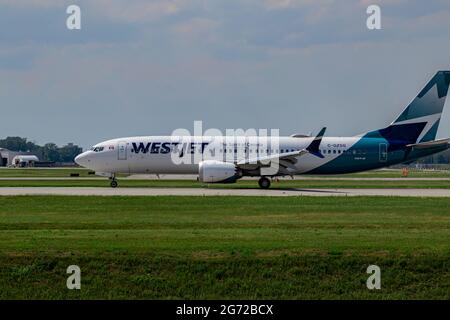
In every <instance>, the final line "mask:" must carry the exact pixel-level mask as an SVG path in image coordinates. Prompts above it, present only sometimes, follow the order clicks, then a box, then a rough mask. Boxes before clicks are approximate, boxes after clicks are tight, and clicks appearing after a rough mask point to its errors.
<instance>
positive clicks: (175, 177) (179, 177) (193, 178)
mask: <svg viewBox="0 0 450 320" xmlns="http://www.w3.org/2000/svg"><path fill="white" fill-rule="evenodd" d="M119 179H120V180H190V181H197V176H186V175H173V176H168V175H166V176H164V177H161V178H160V179H159V178H157V177H156V176H150V175H133V176H129V177H123V178H119ZM258 179H259V178H252V177H243V178H242V179H241V180H255V181H256V180H258ZM77 180H80V181H98V180H107V178H104V177H0V181H77ZM279 180H280V181H290V180H330V181H345V180H348V181H450V178H444V177H428V178H382V177H380V178H377V177H370V178H369V177H358V178H356V177H330V176H326V177H311V176H296V177H294V179H291V178H280V179H279Z"/></svg>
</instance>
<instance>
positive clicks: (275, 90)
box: [0, 0, 450, 148]
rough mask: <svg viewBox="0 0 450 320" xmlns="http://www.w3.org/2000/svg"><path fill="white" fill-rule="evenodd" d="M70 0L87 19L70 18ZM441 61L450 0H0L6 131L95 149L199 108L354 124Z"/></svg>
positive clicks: (444, 128) (382, 117)
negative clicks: (373, 25)
mask: <svg viewBox="0 0 450 320" xmlns="http://www.w3.org/2000/svg"><path fill="white" fill-rule="evenodd" d="M72 4H75V5H78V6H79V7H80V8H81V30H69V29H67V27H66V20H67V18H68V16H69V15H68V14H67V13H66V8H67V7H68V6H69V5H72ZM372 4H376V5H378V6H379V7H380V9H381V29H380V30H369V29H368V28H367V26H366V20H367V18H368V16H369V15H368V14H367V13H366V9H367V7H368V6H369V5H372ZM444 69H446V70H449V69H450V1H448V0H431V1H423V0H378V1H375V0H374V1H372V0H346V1H343V0H339V1H338V0H209V1H207V0H154V1H151V0H123V1H121V0H87V1H83V0H80V1H76V0H71V1H65V0H52V1H51V0H19V1H18V0H0V110H1V117H0V138H4V137H6V136H22V137H26V138H28V139H29V140H30V141H34V142H36V143H39V144H43V143H46V142H54V143H57V144H58V145H64V144H66V143H68V142H73V143H76V144H79V145H81V146H82V147H84V148H88V147H90V146H91V145H93V144H95V143H98V142H100V141H103V140H107V139H112V138H117V137H126V136H136V135H170V134H171V133H172V132H173V131H174V130H176V129H179V128H185V129H187V130H189V131H193V127H194V121H195V120H201V121H203V128H204V129H208V128H218V129H219V130H221V131H223V132H225V129H233V128H234V129H236V128H243V129H249V128H255V129H271V128H275V129H279V130H280V133H281V134H282V135H290V134H293V133H309V132H312V133H313V134H314V133H317V132H318V131H319V130H320V129H321V128H322V127H324V126H326V127H328V131H327V135H332V136H347V135H356V134H360V133H363V132H366V131H369V130H372V129H378V128H382V127H384V126H386V125H388V124H389V123H391V122H392V121H393V120H394V119H395V118H396V117H397V115H398V114H400V113H401V111H402V110H403V108H404V107H405V106H406V105H407V104H408V103H409V102H410V101H411V100H412V99H413V98H414V97H415V96H416V95H417V94H418V92H419V91H420V90H421V88H422V87H423V86H424V85H425V84H426V83H427V82H428V80H430V78H431V77H432V76H433V75H434V74H435V73H436V71H438V70H444ZM449 104H450V103H449V102H448V103H446V109H447V110H445V109H444V114H443V117H442V120H441V125H440V128H439V131H438V137H450V110H448V109H449V108H450V105H449Z"/></svg>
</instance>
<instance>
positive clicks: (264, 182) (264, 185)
mask: <svg viewBox="0 0 450 320" xmlns="http://www.w3.org/2000/svg"><path fill="white" fill-rule="evenodd" d="M258 184H259V187H260V188H261V189H269V188H270V180H269V179H268V178H266V177H261V178H260V179H259V180H258Z"/></svg>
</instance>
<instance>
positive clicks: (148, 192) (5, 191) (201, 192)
mask: <svg viewBox="0 0 450 320" xmlns="http://www.w3.org/2000/svg"><path fill="white" fill-rule="evenodd" d="M5 195H9V196H11V195H68V196H274V197H283V196H400V197H450V189H268V190H262V189H219V188H211V189H207V188H120V187H119V188H116V189H113V188H95V187H13V188H10V187H2V188H0V196H5Z"/></svg>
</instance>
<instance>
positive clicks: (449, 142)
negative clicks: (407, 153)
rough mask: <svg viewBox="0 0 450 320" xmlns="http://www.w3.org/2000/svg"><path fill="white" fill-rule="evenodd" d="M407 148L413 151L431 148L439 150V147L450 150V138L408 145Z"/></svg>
mask: <svg viewBox="0 0 450 320" xmlns="http://www.w3.org/2000/svg"><path fill="white" fill-rule="evenodd" d="M407 147H411V148H413V149H429V148H439V147H447V148H450V138H447V139H440V140H434V141H428V142H422V143H414V144H408V145H407Z"/></svg>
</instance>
